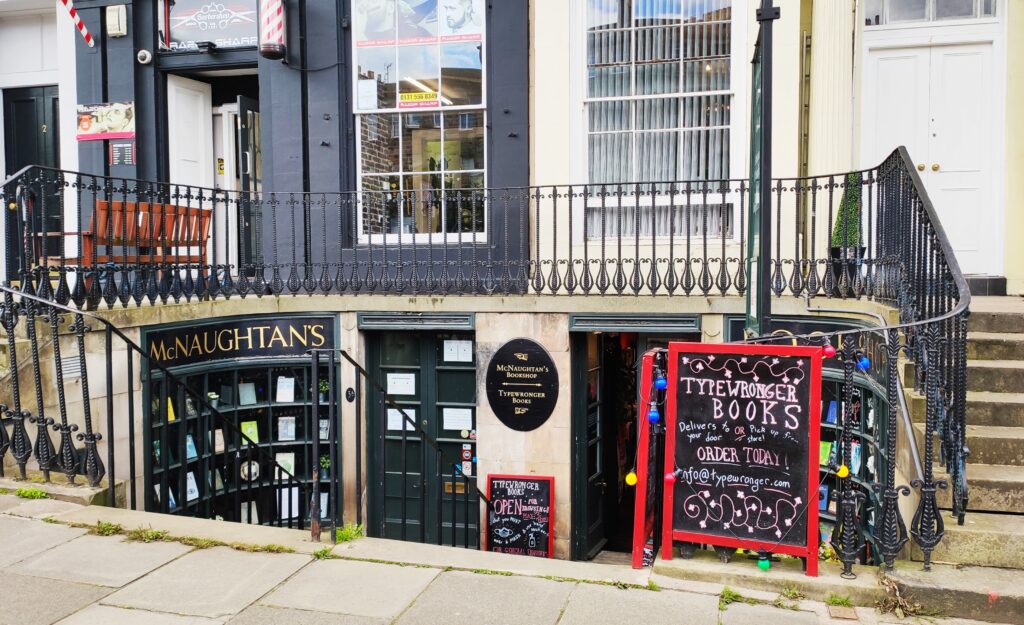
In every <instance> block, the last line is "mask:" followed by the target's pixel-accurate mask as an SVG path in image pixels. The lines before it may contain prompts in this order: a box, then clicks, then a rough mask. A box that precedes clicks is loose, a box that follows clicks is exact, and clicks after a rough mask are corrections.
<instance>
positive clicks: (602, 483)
mask: <svg viewBox="0 0 1024 625" xmlns="http://www.w3.org/2000/svg"><path fill="white" fill-rule="evenodd" d="M594 486H597V487H599V488H600V489H601V490H604V489H606V488H608V482H606V481H605V480H604V478H601V479H599V480H594Z"/></svg>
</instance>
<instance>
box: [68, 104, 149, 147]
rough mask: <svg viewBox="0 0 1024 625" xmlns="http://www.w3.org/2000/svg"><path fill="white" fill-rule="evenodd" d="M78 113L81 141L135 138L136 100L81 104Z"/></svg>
mask: <svg viewBox="0 0 1024 625" xmlns="http://www.w3.org/2000/svg"><path fill="white" fill-rule="evenodd" d="M77 114H78V132H77V133H76V137H77V138H78V140H79V141H101V140H103V139H134V138H135V103H134V102H107V103H104V104H79V105H78V108H77Z"/></svg>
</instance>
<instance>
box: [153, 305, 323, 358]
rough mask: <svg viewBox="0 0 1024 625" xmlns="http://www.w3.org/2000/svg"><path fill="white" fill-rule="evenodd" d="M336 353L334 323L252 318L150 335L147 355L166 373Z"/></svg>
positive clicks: (313, 318) (157, 332) (167, 330)
mask: <svg viewBox="0 0 1024 625" xmlns="http://www.w3.org/2000/svg"><path fill="white" fill-rule="evenodd" d="M333 347H334V319H333V318H332V317H285V318H281V317H275V318H268V317H247V318H243V319H234V320H230V321H222V322H217V323H209V324H202V325H185V326H179V327H174V328H167V329H162V330H155V331H151V332H148V333H147V334H146V352H147V353H148V354H149V357H150V358H151V359H152V360H153V361H154V362H157V363H159V364H161V365H163V366H165V367H175V366H179V365H193V364H199V363H203V362H210V361H214V360H229V359H234V358H268V357H278V358H280V357H291V358H296V357H305V356H306V355H307V354H306V351H307V350H309V349H315V348H324V349H331V348H333Z"/></svg>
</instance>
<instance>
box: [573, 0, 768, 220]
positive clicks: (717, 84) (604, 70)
mask: <svg viewBox="0 0 1024 625" xmlns="http://www.w3.org/2000/svg"><path fill="white" fill-rule="evenodd" d="M745 15H746V8H745V7H744V3H734V2H733V1H732V0H578V4H577V7H576V12H575V17H576V22H577V23H578V24H579V25H580V27H577V28H576V29H575V32H576V33H579V32H580V31H581V30H582V35H580V34H577V35H576V36H577V37H578V38H579V39H580V40H581V41H580V43H579V44H578V45H577V55H576V58H577V59H578V60H577V62H576V66H577V68H578V70H577V76H578V78H576V82H577V86H576V88H575V89H574V92H575V94H576V96H577V97H578V99H579V101H580V102H581V103H582V107H581V109H582V119H581V120H580V122H579V123H578V126H577V128H578V131H577V132H576V135H577V136H578V137H580V138H581V141H580V143H579V145H580V147H581V148H582V149H581V152H582V153H583V154H585V155H586V159H585V163H583V164H582V169H583V171H580V170H579V168H578V169H577V175H578V176H581V177H583V178H585V179H586V181H587V183H589V184H591V185H605V186H604V188H605V189H606V190H607V189H616V191H618V190H619V189H622V187H619V186H618V185H624V184H626V183H630V184H634V183H639V186H638V187H636V186H634V189H635V188H640V189H641V190H647V192H648V195H646V196H642V197H636V196H633V197H630V198H628V203H630V204H632V205H635V206H640V207H641V208H638V209H636V210H639V214H637V212H636V210H634V209H632V208H630V209H628V210H629V211H630V214H629V215H626V214H623V215H622V216H621V219H619V215H617V214H616V215H614V216H613V218H612V219H610V220H609V218H608V215H607V200H606V201H605V206H604V207H603V208H602V209H600V210H598V209H597V208H596V207H593V206H588V208H587V213H586V217H585V219H586V232H587V234H588V236H595V237H600V236H603V235H602V232H604V233H606V234H620V233H621V234H622V235H624V236H625V235H630V236H632V235H635V234H637V230H638V229H639V234H640V236H641V237H644V236H661V235H668V234H669V233H670V232H674V233H676V234H682V233H684V232H687V228H689V230H688V231H689V233H690V234H701V233H703V232H704V225H703V224H704V223H707V231H708V234H709V236H716V237H722V236H724V237H727V238H733V237H735V236H736V235H737V233H736V232H735V229H734V228H733V224H734V223H735V222H736V210H737V209H738V208H739V194H738V193H737V192H736V191H735V190H734V189H730V190H729V192H727V193H726V194H725V197H724V198H723V196H722V195H721V194H718V193H715V194H711V195H709V196H708V197H707V199H706V200H704V199H703V198H702V197H701V199H700V200H699V201H698V202H697V203H694V202H692V201H691V202H690V206H691V207H692V209H691V210H693V211H697V212H696V213H694V214H691V215H690V219H687V218H686V215H685V211H686V209H685V208H681V207H682V206H683V204H684V203H685V201H680V200H681V198H680V197H675V198H673V197H668V195H669V194H668V192H669V190H670V189H672V188H675V189H676V190H677V192H678V194H682V193H683V192H684V190H685V188H686V187H685V185H680V184H676V185H675V187H672V186H671V185H670V184H669V183H672V182H677V183H678V182H680V181H719V180H727V179H729V178H730V177H731V176H737V177H742V176H743V162H744V156H743V152H744V150H745V149H746V145H745V141H744V139H743V137H744V136H745V132H744V130H745V128H746V125H747V120H745V118H744V117H745V114H744V113H743V111H746V110H747V107H746V102H745V101H744V100H743V98H744V97H745V94H746V93H747V91H748V89H747V87H746V84H745V81H747V82H748V81H749V72H748V71H747V70H746V68H747V67H749V59H748V58H745V57H746V55H747V53H748V51H747V50H746V46H745V42H746V27H745V26H744V22H743V18H744V16H745ZM737 70H739V71H737ZM653 183H662V184H653ZM609 185H610V186H609ZM718 186H719V187H720V185H718ZM732 186H735V187H738V182H737V183H736V184H735V185H732ZM698 197H700V195H699V194H698ZM690 199H691V200H692V198H690ZM616 201H618V199H617V200H616ZM645 205H648V207H646V208H644V206H645ZM673 205H675V206H677V207H679V208H677V209H675V210H674V209H673V208H672V207H673ZM705 213H706V215H705ZM705 216H706V217H707V221H706V222H705V219H704V218H705ZM602 220H603V221H602ZM609 221H610V222H612V223H613V224H614V229H615V230H616V232H614V233H609V232H608V227H609ZM619 224H621V226H620V225H619Z"/></svg>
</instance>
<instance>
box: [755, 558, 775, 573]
mask: <svg viewBox="0 0 1024 625" xmlns="http://www.w3.org/2000/svg"><path fill="white" fill-rule="evenodd" d="M757 568H759V569H761V570H762V571H767V570H768V569H770V568H772V561H771V560H769V559H768V558H761V559H760V560H758V561H757Z"/></svg>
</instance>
